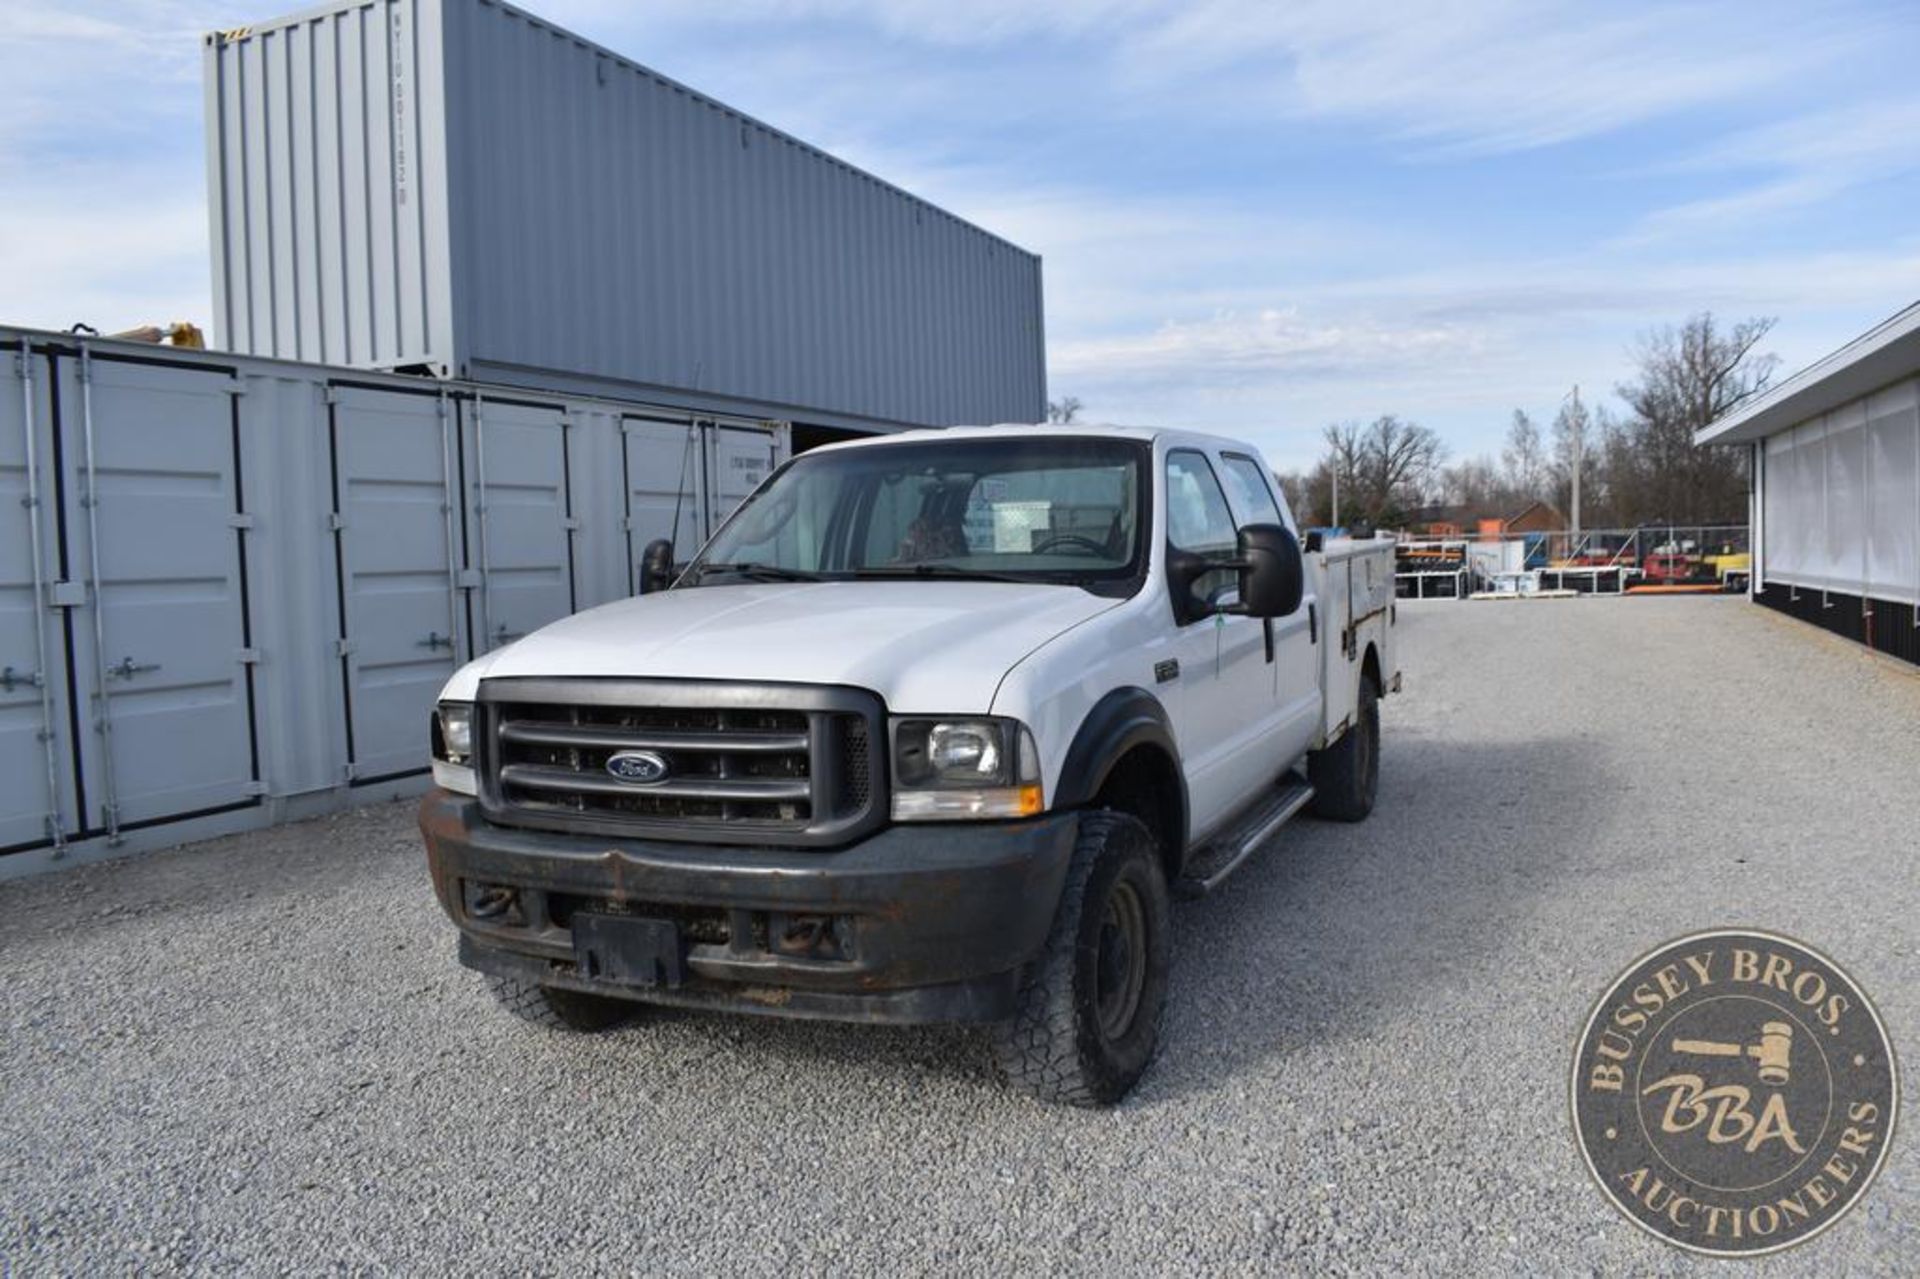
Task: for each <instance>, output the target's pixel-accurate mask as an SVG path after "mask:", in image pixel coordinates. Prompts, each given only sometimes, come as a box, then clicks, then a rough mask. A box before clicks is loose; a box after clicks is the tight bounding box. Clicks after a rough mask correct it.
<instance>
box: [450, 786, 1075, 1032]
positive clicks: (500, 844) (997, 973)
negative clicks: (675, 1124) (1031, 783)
mask: <svg viewBox="0 0 1920 1279" xmlns="http://www.w3.org/2000/svg"><path fill="white" fill-rule="evenodd" d="M1076 821H1077V819H1076V816H1075V815H1074V814H1072V813H1062V814H1055V815H1050V816H1046V817H1040V818H1034V819H1032V820H1028V821H1021V822H994V823H982V824H977V825H976V824H967V825H929V826H893V827H888V828H886V829H883V830H881V831H879V832H877V833H876V834H874V835H871V836H869V837H867V838H866V839H864V840H862V841H860V842H859V843H856V844H854V845H852V846H850V847H847V848H843V849H839V850H836V851H815V850H799V849H778V848H765V847H751V846H740V847H730V846H724V845H722V846H716V845H712V844H676V843H664V842H658V841H651V840H639V839H607V838H604V837H601V836H597V835H594V836H588V835H563V834H550V833H547V832H543V831H533V830H522V829H518V828H513V827H506V826H496V825H494V824H492V823H491V822H488V821H487V820H486V819H485V818H483V817H482V816H481V814H480V806H479V804H478V803H477V802H476V801H475V800H472V799H468V798H466V797H464V796H459V795H453V794H450V793H448V792H446V791H440V790H436V791H432V792H430V793H429V794H428V795H427V797H426V798H425V799H424V800H422V801H421V804H420V829H421V832H422V834H424V835H425V836H426V841H427V862H428V866H429V868H430V869H431V871H432V874H433V886H434V891H435V893H436V894H438V896H439V898H440V904H441V906H442V907H443V908H445V910H446V912H447V914H448V915H449V916H450V917H451V918H452V919H453V921H454V923H455V924H457V925H459V927H460V960H461V962H462V963H464V964H466V965H467V966H468V967H470V968H476V969H479V970H481V971H483V972H489V973H494V974H498V975H501V976H512V977H518V978H520V979H522V980H526V981H536V982H542V983H545V984H547V985H552V986H561V987H566V988H568V989H573V990H584V991H591V992H594V993H597V994H607V995H616V996H621V997H624V998H629V999H638V1000H645V1001H650V1002H657V1003H668V1004H683V1005H692V1006H700V1007H718V1008H726V1009H732V1010H736V1011H744V1012H760V1013H772V1014H777V1015H782V1016H790V1017H825V1018H834V1019H838V1020H845V1021H886V1022H937V1021H994V1020H998V1019H1001V1018H1004V1017H1008V1016H1010V1015H1012V1012H1013V1001H1014V997H1015V995H1016V993H1017V992H1018V989H1019V981H1020V975H1021V970H1022V968H1023V967H1024V966H1025V964H1026V963H1027V962H1028V961H1029V960H1031V959H1032V958H1033V957H1034V956H1035V955H1037V954H1038V953H1039V951H1040V948H1041V946H1042V945H1044V944H1045V941H1046V936H1047V931H1048V929H1049V928H1050V927H1051V926H1052V923H1053V914H1054V908H1055V906H1056V905H1057V904H1058V902H1059V900H1060V889H1061V884H1062V883H1063V882H1064V880H1065V878H1066V872H1067V863H1068V861H1069V860H1070V859H1071V857H1072V854H1073V842H1074V834H1075V827H1076ZM576 914H586V915H592V916H596V917H598V916H607V915H612V916H616V917H619V916H631V917H636V918H641V919H656V920H658V919H665V920H671V921H673V922H674V924H675V925H676V927H677V929H678V931H679V934H680V936H681V937H682V939H683V952H682V955H681V956H680V959H681V961H682V962H681V963H680V964H678V965H677V966H676V967H677V971H676V972H675V973H674V974H673V977H672V979H671V980H663V981H661V982H660V983H658V984H654V985H627V984H621V983H614V982H609V981H606V980H604V979H600V978H595V977H589V976H587V975H586V974H585V973H584V972H583V971H582V969H581V967H580V965H579V963H578V962H577V956H576V951H575V946H574V936H573V929H572V927H571V922H572V919H573V916H574V915H576Z"/></svg>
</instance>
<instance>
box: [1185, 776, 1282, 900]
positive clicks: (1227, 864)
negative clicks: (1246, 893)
mask: <svg viewBox="0 0 1920 1279" xmlns="http://www.w3.org/2000/svg"><path fill="white" fill-rule="evenodd" d="M1312 798H1313V787H1312V786H1310V785H1308V784H1307V782H1306V780H1305V779H1304V778H1302V777H1301V776H1300V775H1299V774H1298V773H1288V774H1287V775H1286V776H1285V777H1283V778H1281V779H1280V782H1279V784H1278V785H1276V786H1275V787H1274V789H1273V790H1272V791H1271V792H1270V793H1269V794H1268V795H1267V797H1266V798H1264V799H1262V800H1260V801H1259V802H1257V803H1255V804H1254V805H1253V807H1251V808H1249V809H1247V810H1246V812H1244V813H1242V814H1241V815H1240V817H1239V819H1238V820H1236V821H1235V822H1234V823H1233V825H1231V826H1229V827H1227V828H1226V829H1225V830H1223V831H1221V832H1220V833H1219V834H1218V835H1216V836H1214V838H1213V841H1212V842H1211V843H1209V844H1208V845H1207V846H1206V847H1205V848H1203V849H1201V850H1200V851H1199V852H1198V853H1195V854H1194V857H1193V861H1192V862H1191V863H1189V864H1188V866H1187V869H1186V873H1185V874H1183V875H1181V876H1180V878H1179V879H1177V880H1175V881H1174V884H1173V894H1174V896H1176V897H1184V898H1194V897H1204V896H1206V895H1207V894H1208V893H1210V892H1212V891H1213V890H1214V889H1216V888H1218V887H1219V886H1220V885H1221V883H1222V882H1223V881H1224V880H1225V879H1226V878H1227V876H1229V875H1231V874H1233V872H1234V871H1236V870H1239V869H1240V865H1241V863H1242V862H1244V861H1246V860H1247V858H1248V857H1250V856H1252V855H1253V850H1254V849H1256V848H1258V847H1260V845H1262V844H1264V843H1265V842H1266V841H1267V839H1268V837H1269V836H1271V835H1272V834H1273V833H1274V832H1275V831H1277V830H1279V829H1280V828H1281V827H1282V826H1284V825H1286V824H1287V820H1288V819H1289V818H1291V817H1292V816H1293V815H1294V814H1295V813H1297V812H1299V811H1300V810H1301V809H1303V808H1305V807H1306V806H1307V801H1308V800H1310V799H1312Z"/></svg>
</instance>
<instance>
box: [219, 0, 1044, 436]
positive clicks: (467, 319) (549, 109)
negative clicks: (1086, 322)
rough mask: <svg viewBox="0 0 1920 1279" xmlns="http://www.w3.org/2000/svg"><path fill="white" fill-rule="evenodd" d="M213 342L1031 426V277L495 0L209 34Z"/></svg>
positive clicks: (769, 407)
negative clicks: (214, 306)
mask: <svg viewBox="0 0 1920 1279" xmlns="http://www.w3.org/2000/svg"><path fill="white" fill-rule="evenodd" d="M206 95H207V100H206V112H207V121H208V170H209V187H210V190H209V195H210V204H211V209H212V215H213V261H214V294H215V303H216V309H215V315H216V318H215V326H214V327H215V334H216V343H215V344H216V345H218V346H221V347H224V348H228V349H232V350H236V351H243V352H248V353H252V354H257V355H268V356H278V357H282V358H289V359H300V360H310V361H318V362H323V363H336V364H347V365H356V366H361V367H366V368H383V369H420V370H425V371H429V372H433V373H436V374H440V375H445V376H454V377H462V378H471V379H477V380H481V381H487V382H497V383H500V382H504V383H512V384H516V385H522V386H531V387H541V388H546V389H552V390H565V391H574V392H582V393H587V394H602V395H611V396H615V397H619V398H638V399H645V400H648V401H651V402H655V403H663V404H681V405H686V406H689V407H698V408H702V409H709V410H711V409H714V408H722V407H723V408H725V409H727V410H729V411H732V412H736V413H739V414H741V415H744V416H748V417H756V418H759V417H765V418H780V419H784V420H788V421H793V422H795V423H797V424H819V425H822V426H831V427H841V428H851V429H866V430H871V429H876V428H878V429H884V428H886V427H890V426H895V425H900V424H907V425H925V426H944V425H951V424H954V423H958V422H997V421H1037V420H1039V419H1041V418H1042V417H1044V416H1045V410H1046V383H1045V369H1044V359H1043V347H1042V341H1043V338H1042V328H1041V277H1040V261H1039V259H1038V258H1037V257H1035V256H1034V255H1032V254H1030V253H1027V252H1024V251H1022V250H1021V249H1018V248H1016V247H1015V246H1013V245H1011V244H1009V243H1007V242H1006V241H1004V240H1002V239H999V238H998V237H996V236H993V235H990V234H988V233H987V232H985V231H983V230H981V229H979V228H978V227H975V226H972V225H970V224H969V223H966V222H964V221H962V220H960V219H959V218H956V217H954V216H953V215H952V214H949V213H946V212H944V211H942V210H941V209H938V208H936V207H934V206H933V205H930V204H928V203H926V202H924V201H922V200H919V199H916V198H914V197H913V196H911V195H908V194H906V193H905V192H903V191H901V190H899V189H897V188H895V187H892V186H889V185H888V184H887V183H885V182H882V181H880V180H879V179H877V178H875V177H873V176H871V175H869V174H867V173H864V172H862V171H860V170H858V169H856V168H853V167H852V166H850V165H848V164H846V163H844V162H842V161H840V160H837V159H835V158H834V157H832V156H830V155H827V154H825V153H824V152H821V151H818V150H816V149H814V148H812V147H809V146H807V145H805V144H803V143H801V142H799V141H797V140H796V139H794V138H792V137H789V136H788V135H786V134H784V133H781V132H780V131H778V130H776V129H773V128H771V127H769V126H767V125H765V124H762V123H760V122H759V121H757V120H754V119H751V118H749V117H747V116H744V115H742V114H740V113H739V112H737V111H734V110H732V109H731V108H729V107H726V106H724V105H722V104H720V103H718V102H715V101H713V100H712V99H710V98H707V97H704V96H702V95H701V94H699V93H696V92H694V91H693V90H691V89H688V88H687V87H685V86H684V85H680V84H676V83H675V82H673V81H671V80H669V79H667V78H665V77H663V76H661V75H659V74H657V73H655V72H653V71H649V70H648V69H647V68H645V67H642V66H639V65H638V64H636V63H633V62H630V61H628V60H626V59H624V58H622V57H620V56H618V55H617V54H614V53H612V52H610V51H608V50H606V49H603V48H600V47H598V46H596V45H594V44H591V43H589V42H587V41H585V40H583V39H581V38H579V37H577V36H574V35H571V34H569V33H568V32H565V31H562V30H560V29H558V28H556V27H553V26H551V25H549V24H547V23H544V22H542V21H541V20H539V19H538V18H535V17H533V16H531V15H529V14H527V13H525V12H522V11H521V10H519V9H515V8H513V7H511V6H509V5H506V4H501V3H498V2H497V0H342V2H340V3H335V4H332V5H329V6H327V7H325V8H322V9H319V10H314V11H309V12H306V13H302V14H299V15H297V16H293V17H287V18H281V19H276V20H274V21H271V22H265V23H259V24H256V25H254V26H251V27H246V28H242V29H240V30H237V31H228V32H222V33H217V34H214V35H211V36H209V37H207V42H206Z"/></svg>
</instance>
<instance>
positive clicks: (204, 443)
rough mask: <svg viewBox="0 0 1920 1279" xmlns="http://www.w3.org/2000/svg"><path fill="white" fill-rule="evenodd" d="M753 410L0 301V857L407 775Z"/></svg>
mask: <svg viewBox="0 0 1920 1279" xmlns="http://www.w3.org/2000/svg"><path fill="white" fill-rule="evenodd" d="M788 449H789V432H788V428H787V426H786V424H784V423H781V422H759V421H746V420H742V419H737V418H729V417H722V416H719V415H715V414H711V413H697V412H690V411H678V410H673V409H663V408H659V407H657V406H653V405H645V404H637V403H631V402H619V401H611V400H606V399H598V398H591V397H586V396H580V395H573V394H558V393H552V392H543V391H532V390H525V389H521V388H511V387H501V386H497V385H487V384H481V383H475V382H466V381H455V380H429V379H425V378H420V377H409V376H402V375H397V374H387V373H369V372H363V371H361V370H356V369H345V368H338V367H328V366H322V365H313V364H298V363H291V362H286V361H279V360H266V359H260V358H257V357H250V356H236V355H229V354H226V353H224V352H218V351H184V350H175V349H173V348H169V347H154V346H141V345H137V344H134V343H129V342H116V341H111V340H99V339H91V338H82V337H76V336H74V335H71V334H60V333H42V332H34V331H31V330H24V329H8V328H3V327H0V879H5V878H8V877H9V876H11V875H14V874H18V873H20V872H22V871H27V870H34V869H39V868H42V867H45V866H47V865H50V864H52V863H53V862H54V861H56V860H60V859H66V858H72V859H84V858H88V857H99V856H110V855H112V854H114V853H116V852H121V851H127V850H131V849H137V848H151V847H155V846H158V845H162V844H177V843H180V842H182V841H183V840H188V839H198V838H202V837H205V836H207V835H212V834H220V833H225V832H228V831H233V830H239V829H245V828H248V827H255V826H264V825H268V824H270V823H273V822H278V821H283V820H286V819H288V818H294V817H300V816H306V815H311V814H314V813H318V812H325V811H328V810H330V809H337V808H341V807H345V806H347V805H350V804H355V803H364V802H368V801H371V800H374V799H380V798H387V797H392V796H395V795H402V794H407V793H411V792H416V791H418V790H420V789H422V788H423V787H424V786H425V776H426V770H427V756H426V743H427V737H426V732H427V715H428V713H429V711H430V710H431V708H432V706H433V699H434V696H435V695H436V694H437V693H438V691H439V689H440V686H441V685H442V684H443V683H444V682H445V681H446V679H447V677H448V676H449V675H450V674H452V673H453V671H454V669H455V668H456V667H458V666H459V665H460V664H461V663H463V662H465V661H467V660H468V659H469V658H472V657H476V656H478V655H480V654H482V653H484V652H486V651H488V650H489V649H491V648H495V647H497V646H499V645H500V644H503V643H507V642H509V641H511V640H513V639H514V638H516V637H517V636H519V635H522V634H525V633H526V632H528V631H530V630H533V629H534V628H535V627H539V626H543V625H545V624H546V623H548V622H551V621H553V620H555V619H556V618H560V617H564V616H566V615H567V614H568V613H571V612H573V611H575V610H577V609H582V608H588V607H591V606H592V605H595V604H600V603H604V602H606V601H609V600H615V599H620V598H623V597H625V596H627V595H631V594H633V593H634V592H635V591H636V590H637V589H638V586H639V583H638V575H637V566H638V563H639V560H640V557H641V552H642V550H643V548H644V547H645V546H646V544H647V542H648V541H650V540H651V539H653V538H656V537H671V538H673V539H675V542H676V545H677V547H678V548H679V551H680V553H681V555H683V556H686V555H690V554H691V553H692V552H693V550H694V549H695V548H696V547H697V546H698V545H699V544H700V543H701V542H702V541H703V540H705V538H706V537H707V535H708V534H709V533H710V532H711V531H712V529H713V528H715V527H716V526H717V525H718V524H719V522H720V521H721V520H722V519H723V518H725V516H726V515H727V514H728V513H730V512H731V511H732V509H733V508H734V506H735V505H737V504H738V503H739V502H740V500H741V499H742V498H744V497H745V496H746V495H747V493H748V492H750V491H751V490H752V489H753V488H754V486H755V485H757V484H758V483H759V482H760V480H761V479H763V478H764V477H765V476H766V475H767V474H768V473H769V472H770V471H771V470H772V468H774V467H775V466H778V465H779V464H780V463H781V462H782V461H784V460H785V459H786V457H787V455H788Z"/></svg>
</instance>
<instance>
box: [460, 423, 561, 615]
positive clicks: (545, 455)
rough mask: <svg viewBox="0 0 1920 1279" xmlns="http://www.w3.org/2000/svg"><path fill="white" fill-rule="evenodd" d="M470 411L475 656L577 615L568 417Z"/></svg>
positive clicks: (470, 563)
mask: <svg viewBox="0 0 1920 1279" xmlns="http://www.w3.org/2000/svg"><path fill="white" fill-rule="evenodd" d="M462 408H463V411H464V413H465V415H466V432H467V442H468V448H467V451H466V454H465V457H466V477H467V500H468V504H469V507H470V510H471V515H470V516H469V518H468V521H467V529H468V540H467V564H468V566H469V567H470V568H476V569H478V570H479V572H480V591H479V594H480V600H479V605H478V610H477V611H478V617H477V619H476V620H477V622H478V629H477V630H476V631H475V632H474V635H475V638H476V641H477V642H476V644H475V648H476V650H477V651H479V652H485V651H486V650H488V649H493V648H498V647H499V646H500V645H502V644H510V643H512V642H513V641H514V640H517V639H519V638H520V637H521V636H522V635H525V634H528V633H529V632H531V631H534V630H538V629H539V628H540V627H542V626H545V625H546V624H547V623H548V622H551V621H555V620H557V619H559V618H562V617H565V616H566V615H567V614H569V613H571V612H573V610H574V567H573V531H574V526H575V521H574V518H573V490H572V479H571V476H570V475H569V465H568V463H569V459H568V445H567V418H566V412H565V410H563V409H562V408H560V407H559V406H558V405H546V404H528V403H522V402H519V401H513V400H495V399H491V398H488V399H476V400H473V401H471V402H469V403H466V404H464V405H463V406H462Z"/></svg>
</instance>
